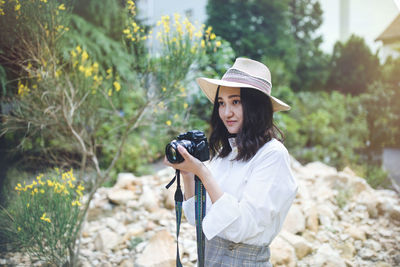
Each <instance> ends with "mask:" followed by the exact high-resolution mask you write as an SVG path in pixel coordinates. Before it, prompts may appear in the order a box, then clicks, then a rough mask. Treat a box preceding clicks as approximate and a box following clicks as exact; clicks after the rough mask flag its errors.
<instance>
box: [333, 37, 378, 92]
mask: <svg viewBox="0 0 400 267" xmlns="http://www.w3.org/2000/svg"><path fill="white" fill-rule="evenodd" d="M378 77H380V65H379V59H378V56H377V55H373V54H372V53H371V50H370V49H369V47H368V46H367V45H366V44H365V42H364V39H362V38H360V37H357V36H355V35H352V36H351V37H350V38H349V39H348V40H347V42H346V43H344V44H343V43H340V42H337V43H336V44H335V46H334V49H333V54H332V57H331V62H330V76H329V78H328V81H327V87H328V88H329V89H331V90H335V91H339V92H342V93H345V94H348V93H349V94H352V95H359V94H361V93H364V92H366V90H367V88H368V86H369V85H370V84H371V83H372V82H373V81H375V80H377V78H378Z"/></svg>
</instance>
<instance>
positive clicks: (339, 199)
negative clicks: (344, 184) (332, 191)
mask: <svg viewBox="0 0 400 267" xmlns="http://www.w3.org/2000/svg"><path fill="white" fill-rule="evenodd" d="M351 196H352V192H351V190H349V189H347V188H340V189H339V190H338V193H337V195H336V197H335V198H336V203H337V205H338V206H339V208H341V209H343V208H344V206H346V205H347V203H348V202H349V200H350V198H351Z"/></svg>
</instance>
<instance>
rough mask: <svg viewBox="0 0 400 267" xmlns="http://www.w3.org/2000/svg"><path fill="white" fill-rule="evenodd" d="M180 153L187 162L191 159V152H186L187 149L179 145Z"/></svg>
mask: <svg viewBox="0 0 400 267" xmlns="http://www.w3.org/2000/svg"><path fill="white" fill-rule="evenodd" d="M178 151H179V153H180V154H181V155H182V157H183V158H184V159H185V160H186V159H189V158H190V157H191V155H190V154H189V152H188V151H187V150H186V148H184V147H183V146H181V145H178Z"/></svg>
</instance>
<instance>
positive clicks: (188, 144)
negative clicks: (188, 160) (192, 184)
mask: <svg viewBox="0 0 400 267" xmlns="http://www.w3.org/2000/svg"><path fill="white" fill-rule="evenodd" d="M178 145H181V146H183V147H184V148H186V150H187V151H188V152H189V154H190V155H192V156H193V157H195V158H197V159H198V160H200V161H206V160H209V159H210V152H209V148H208V142H207V138H206V136H205V134H204V132H202V131H199V130H192V131H189V132H186V133H182V134H180V135H178V136H177V137H176V139H175V140H172V141H171V142H170V143H169V144H167V146H166V147H165V155H166V156H167V159H168V161H169V162H171V163H181V162H183V161H184V159H183V157H182V155H181V154H180V153H179V151H178Z"/></svg>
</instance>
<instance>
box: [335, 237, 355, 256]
mask: <svg viewBox="0 0 400 267" xmlns="http://www.w3.org/2000/svg"><path fill="white" fill-rule="evenodd" d="M337 248H338V249H339V251H340V256H342V257H343V258H345V259H348V260H351V259H353V257H354V254H355V252H356V248H355V247H354V246H353V244H352V243H351V242H349V241H346V242H344V243H341V244H339V245H338V246H337Z"/></svg>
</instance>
